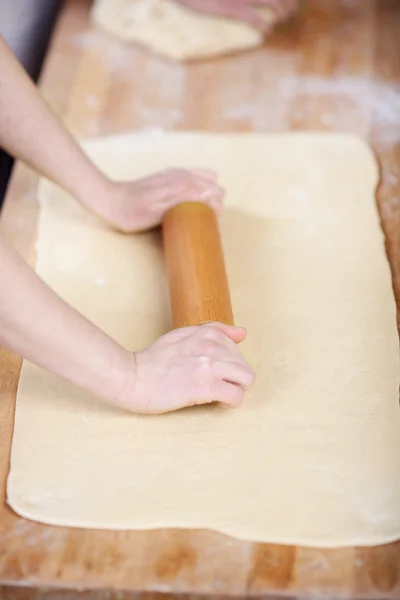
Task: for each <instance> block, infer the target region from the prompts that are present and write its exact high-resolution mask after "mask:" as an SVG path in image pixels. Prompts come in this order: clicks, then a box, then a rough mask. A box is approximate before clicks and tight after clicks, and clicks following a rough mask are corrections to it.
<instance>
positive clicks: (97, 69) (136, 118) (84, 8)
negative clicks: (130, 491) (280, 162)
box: [0, 0, 400, 600]
mask: <svg viewBox="0 0 400 600" xmlns="http://www.w3.org/2000/svg"><path fill="white" fill-rule="evenodd" d="M89 8H90V2H89V1H88V0H67V1H66V2H65V4H64V7H63V10H62V12H61V14H60V17H59V21H58V25H57V28H56V31H55V34H54V36H53V40H52V43H51V47H50V50H49V53H48V57H47V61H46V64H45V69H44V73H43V76H42V78H41V83H40V87H41V89H42V92H43V93H44V95H45V97H46V99H47V100H48V102H49V103H50V105H51V106H52V107H53V109H54V110H55V111H56V112H57V113H58V114H59V115H60V116H61V117H62V118H63V119H64V120H65V122H66V123H67V125H68V127H69V128H70V129H71V131H73V132H74V133H75V134H76V135H78V136H82V137H89V136H96V135H105V134H115V133H119V132H123V131H126V130H133V129H138V128H145V127H153V128H154V127H161V128H164V129H167V130H169V129H181V130H182V129H192V130H193V129H194V130H208V131H287V130H332V131H346V132H353V133H357V134H359V135H361V136H363V137H364V138H366V139H367V140H369V141H370V142H371V144H372V145H373V147H374V149H375V151H376V153H377V155H378V157H379V160H380V163H381V167H382V183H381V186H380V190H379V194H378V200H379V206H380V212H381V216H382V223H383V227H384V230H385V233H386V236H387V247H388V253H389V256H390V262H391V266H392V271H393V278H394V287H395V290H396V296H397V301H398V303H399V302H400V274H399V268H400V51H399V40H400V3H399V2H398V1H397V0H347V1H344V0H342V1H339V0H337V1H335V2H332V0H309V7H308V13H307V16H306V19H305V20H304V22H302V23H299V24H297V25H294V26H292V27H291V28H289V29H286V30H285V31H283V32H282V33H280V34H279V35H278V34H276V35H275V37H274V38H272V39H270V40H269V42H268V43H267V45H266V47H265V48H263V49H261V50H259V51H256V52H250V53H246V54H241V55H237V56H232V57H227V58H223V59H217V60H214V61H209V62H204V63H198V64H193V65H191V66H182V65H179V64H174V63H169V62H167V61H164V60H161V59H159V58H156V57H154V56H150V55H148V54H146V53H145V52H143V51H141V50H139V49H136V48H132V47H131V48H129V47H124V46H123V45H120V44H119V43H118V42H117V41H115V40H113V39H111V38H109V37H107V36H106V35H105V34H102V33H98V32H96V31H94V30H93V28H92V27H91V26H90V25H89V21H88V14H89ZM36 184H37V176H36V175H34V174H33V173H32V172H30V171H29V170H28V169H27V168H26V167H24V166H23V165H20V164H19V165H17V167H16V169H15V171H14V175H13V178H12V182H11V185H10V188H9V191H8V195H7V199H6V203H5V206H4V210H3V214H2V218H1V222H0V224H1V231H2V233H3V234H5V235H6V236H7V237H8V238H9V239H10V240H11V241H12V242H13V243H14V245H15V246H16V247H17V248H18V249H19V250H20V252H21V253H22V254H23V255H24V256H25V257H27V258H29V257H31V258H32V255H33V245H34V239H35V226H36V216H37V203H36V197H35V188H36ZM0 353H1V357H0V360H1V362H0V399H1V401H0V440H1V444H0V598H13V599H14V598H16V599H25V598H32V597H34V598H36V599H38V598H47V599H56V598H57V599H64V598H65V599H66V598H68V599H69V598H71V599H72V598H84V599H88V598H90V599H91V598H96V599H97V598H99V599H101V600H102V599H104V600H105V599H107V600H108V599H111V598H121V599H124V600H125V599H128V598H133V597H135V598H139V597H140V598H142V597H144V596H146V597H147V598H156V597H158V596H159V595H161V594H162V595H164V596H165V597H167V598H176V597H178V596H183V595H190V597H191V598H192V599H195V598H198V597H200V596H204V595H206V596H212V597H214V598H221V599H222V598H228V597H231V596H235V597H240V598H244V597H250V596H263V597H265V598H277V597H278V596H279V597H281V595H283V596H284V597H285V598H292V599H300V598H316V597H318V598H326V599H329V600H332V599H334V598H365V599H366V598H374V599H376V600H378V599H379V600H383V599H385V598H399V597H400V543H396V544H389V545H386V546H381V547H376V548H346V549H337V550H317V549H306V548H299V547H285V546H277V545H262V544H252V543H247V542H242V541H237V540H233V539H229V538H225V537H223V536H221V535H218V534H216V533H212V532H207V531H201V532H197V531H174V530H172V531H156V532H103V531H89V530H73V529H68V528H57V527H47V526H44V525H40V524H37V523H31V522H29V521H27V520H24V519H21V518H19V517H17V516H16V515H15V514H14V513H13V512H12V511H11V510H10V509H9V508H8V507H7V506H6V504H5V482H6V477H7V473H8V461H9V451H10V445H11V436H12V425H13V415H14V405H15V394H16V389H17V383H18V375H19V369H20V365H21V361H20V360H19V359H18V358H17V357H15V356H13V355H12V354H10V353H8V352H5V351H0ZM294 501H295V500H294ZM399 510H400V507H399Z"/></svg>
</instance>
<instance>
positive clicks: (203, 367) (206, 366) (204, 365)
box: [196, 354, 212, 374]
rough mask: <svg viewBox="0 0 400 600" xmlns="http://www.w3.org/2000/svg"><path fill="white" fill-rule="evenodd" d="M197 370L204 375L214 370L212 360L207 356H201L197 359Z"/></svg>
mask: <svg viewBox="0 0 400 600" xmlns="http://www.w3.org/2000/svg"><path fill="white" fill-rule="evenodd" d="M196 363H197V370H198V371H200V372H201V373H202V374H204V373H209V372H210V371H211V370H212V359H211V358H210V356H207V355H206V354H201V355H200V356H198V357H197V361H196Z"/></svg>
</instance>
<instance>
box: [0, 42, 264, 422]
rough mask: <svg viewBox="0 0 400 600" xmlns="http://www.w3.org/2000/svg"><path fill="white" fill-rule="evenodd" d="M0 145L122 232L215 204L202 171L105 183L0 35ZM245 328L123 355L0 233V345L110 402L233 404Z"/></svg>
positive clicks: (217, 197) (172, 336) (145, 406)
mask: <svg viewBox="0 0 400 600" xmlns="http://www.w3.org/2000/svg"><path fill="white" fill-rule="evenodd" d="M0 143H1V144H2V145H3V146H4V147H5V148H6V149H7V150H8V151H9V152H10V153H12V154H14V155H16V156H17V157H19V158H21V159H22V160H25V161H26V162H28V163H29V164H30V165H31V166H33V167H34V168H36V169H38V170H39V171H41V172H42V173H43V174H44V175H46V176H47V177H49V178H51V179H53V180H54V181H56V182H57V183H58V184H59V185H61V186H63V187H64V188H65V189H67V190H68V191H69V192H70V193H71V194H74V195H75V196H76V197H77V199H78V200H80V201H81V202H82V203H83V204H86V205H87V206H88V207H90V208H91V209H92V210H94V211H96V212H97V213H98V214H100V215H101V216H103V217H105V218H107V219H109V220H110V221H111V222H112V223H113V224H115V225H116V226H118V227H120V228H121V229H123V230H125V231H131V230H133V229H140V228H144V227H151V226H153V225H155V224H156V223H157V222H159V221H160V219H161V217H162V215H163V213H164V212H165V211H166V210H167V209H168V208H169V207H170V206H173V205H174V204H176V203H178V202H181V201H182V200H187V199H188V198H192V199H193V200H201V201H203V202H207V203H209V204H210V205H212V206H214V208H216V209H218V208H219V206H220V204H221V200H222V191H221V190H220V188H219V187H218V185H217V184H216V178H215V175H214V174H212V173H210V172H208V171H183V170H176V171H168V172H165V173H159V174H157V175H155V176H153V177H148V178H147V179H143V180H139V181H136V182H128V183H126V182H125V183H117V182H111V181H109V180H107V179H106V178H105V177H104V176H103V175H102V174H101V173H100V172H99V171H98V170H97V169H96V167H95V166H94V165H93V164H92V163H91V162H90V161H89V159H88V158H87V157H86V156H85V155H84V153H83V152H82V151H81V150H80V148H79V147H78V145H77V144H76V142H75V141H74V140H73V138H72V137H71V136H70V135H69V134H68V132H67V131H66V130H65V129H64V127H63V126H62V124H61V123H60V122H59V121H58V119H57V118H56V117H55V116H54V115H53V114H52V113H51V111H50V110H49V108H48V107H47V106H46V104H45V103H44V102H43V101H42V100H41V98H40V96H39V94H38V92H37V91H36V89H35V87H34V86H33V85H32V83H31V82H30V80H29V79H28V78H27V77H26V75H25V74H24V72H23V71H22V68H21V67H20V66H19V64H18V62H17V61H16V60H15V59H14V57H13V55H12V53H11V52H10V51H9V49H8V47H7V45H6V44H5V43H4V42H3V41H1V38H0ZM27 299H28V301H27ZM245 335H246V334H245V332H244V330H243V329H240V328H235V327H226V326H222V325H214V326H208V327H194V328H187V329H182V330H180V331H173V332H171V333H169V334H167V335H165V336H163V337H162V338H160V339H159V340H157V341H156V342H155V343H154V344H153V345H152V346H150V347H149V348H148V349H146V350H144V351H143V352H139V353H136V354H131V353H129V352H127V351H126V350H124V349H123V348H122V347H121V346H120V345H119V344H117V343H116V342H115V341H114V340H112V339H111V338H109V337H108V336H107V335H106V334H104V333H103V332H102V331H100V330H99V329H98V328H97V327H95V326H94V325H93V324H91V323H90V322H88V321H87V320H86V319H85V318H84V317H82V316H81V315H80V314H79V313H77V312H76V311H75V310H73V309H72V308H71V307H70V306H69V305H68V304H66V303H65V302H64V301H63V300H61V298H59V297H58V296H57V295H56V294H55V293H54V292H53V291H52V290H51V289H50V288H49V287H48V286H46V284H45V283H44V282H42V281H41V280H40V279H39V277H37V275H36V274H35V273H34V272H33V271H32V270H31V269H30V268H29V267H28V266H27V265H26V264H25V263H24V261H23V260H22V259H21V258H20V257H19V256H18V255H17V253H16V252H14V250H12V248H10V247H9V246H8V245H7V244H6V243H5V242H4V241H2V240H1V239H0V344H2V345H4V346H5V347H8V348H10V349H12V350H13V351H15V352H17V353H18V354H20V355H21V356H23V357H24V358H27V359H28V360H30V361H32V362H33V363H35V364H37V365H39V366H41V367H43V368H45V369H47V370H49V371H51V372H53V373H55V374H56V375H58V376H60V377H62V378H64V379H66V380H68V381H70V382H72V383H73V384H75V385H77V386H79V387H81V388H82V389H85V390H87V391H88V392H90V393H92V394H94V395H96V396H99V397H101V398H103V399H105V400H107V401H109V402H111V403H113V404H115V405H118V406H121V407H124V408H127V409H129V410H133V411H135V412H157V413H159V412H165V411H169V410H175V409H177V408H181V407H183V406H187V405H189V404H193V403H196V404H197V403H199V404H200V403H204V402H208V401H211V400H217V401H220V402H222V403H224V404H226V405H229V406H238V405H239V404H240V403H241V401H242V400H243V394H244V390H245V389H246V387H247V386H248V385H249V384H250V383H251V382H252V380H253V378H254V375H253V372H252V370H251V368H250V367H249V366H248V365H247V363H246V362H245V361H244V359H243V358H242V356H241V355H240V353H239V351H238V349H237V347H236V343H235V342H239V341H241V340H242V339H244V337H245ZM165 390H168V394H166V393H165Z"/></svg>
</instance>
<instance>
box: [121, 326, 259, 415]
mask: <svg viewBox="0 0 400 600" xmlns="http://www.w3.org/2000/svg"><path fill="white" fill-rule="evenodd" d="M245 337H246V331H245V329H243V328H241V327H230V326H228V325H223V324H221V323H212V324H209V325H203V326H201V327H185V328H182V329H175V330H174V331H171V332H170V333H167V334H166V335H164V336H162V337H161V338H159V339H158V340H157V341H155V342H154V343H153V344H151V346H149V347H148V348H147V349H146V350H143V351H141V352H137V353H136V354H135V355H134V357H135V369H134V375H133V377H132V381H131V382H128V384H127V385H125V386H124V388H123V391H122V393H121V395H120V397H119V398H118V399H117V401H118V404H119V405H120V406H122V407H123V408H127V409H128V410H131V411H133V412H135V413H143V414H157V413H165V412H170V411H173V410H178V409H180V408H184V407H186V406H193V405H196V404H207V403H210V402H213V401H216V402H220V403H221V404H223V405H225V406H227V407H234V408H235V407H238V406H240V404H241V403H242V401H243V397H244V393H245V390H246V389H247V388H248V387H249V386H250V385H251V384H252V383H253V381H254V377H255V375H254V371H253V370H252V368H251V367H250V366H249V365H248V364H247V362H246V361H245V360H244V358H243V357H242V355H241V353H240V351H239V349H238V347H237V345H236V344H237V343H238V342H241V341H243V340H244V339H245Z"/></svg>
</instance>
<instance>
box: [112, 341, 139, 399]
mask: <svg viewBox="0 0 400 600" xmlns="http://www.w3.org/2000/svg"><path fill="white" fill-rule="evenodd" d="M109 375H110V377H109V389H108V392H107V394H106V395H107V398H106V399H107V400H108V401H109V402H111V403H112V404H113V405H115V406H119V407H121V408H126V409H130V410H132V399H133V398H134V391H135V384H136V379H137V364H136V357H135V354H134V353H133V352H128V351H127V350H123V352H122V353H121V354H120V355H119V356H118V358H117V360H116V361H115V363H114V365H113V366H112V368H111V369H110V373H109Z"/></svg>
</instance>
